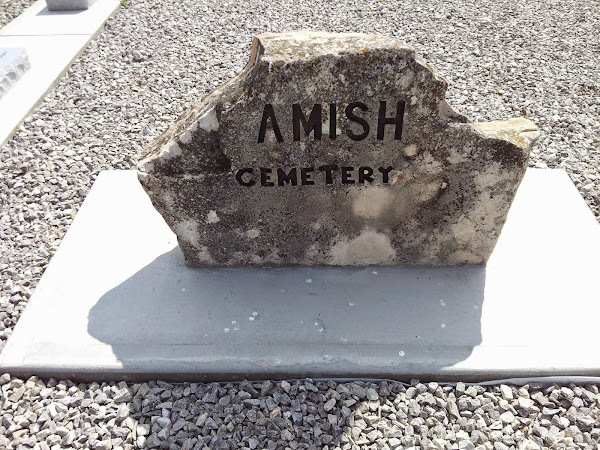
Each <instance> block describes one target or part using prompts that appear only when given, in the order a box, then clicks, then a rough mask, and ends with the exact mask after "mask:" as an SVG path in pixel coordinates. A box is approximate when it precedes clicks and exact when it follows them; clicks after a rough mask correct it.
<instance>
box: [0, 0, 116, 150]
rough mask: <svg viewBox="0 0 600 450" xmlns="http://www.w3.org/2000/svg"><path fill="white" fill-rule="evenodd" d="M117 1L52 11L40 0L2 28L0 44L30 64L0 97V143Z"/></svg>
mask: <svg viewBox="0 0 600 450" xmlns="http://www.w3.org/2000/svg"><path fill="white" fill-rule="evenodd" d="M119 5H120V2H119V0H96V1H95V2H93V4H91V6H90V7H89V9H87V10H84V11H55V12H53V11H49V10H48V8H47V7H46V1H45V0H38V1H37V2H35V3H34V4H33V5H31V6H30V7H29V8H27V9H26V10H25V11H24V12H23V13H22V14H21V15H20V16H19V17H17V18H16V19H15V20H13V21H12V22H10V23H9V24H8V25H6V26H5V27H3V28H2V29H0V47H19V48H23V49H25V51H26V52H27V55H28V56H29V61H30V63H31V68H30V69H29V70H28V71H27V72H26V73H25V74H24V75H23V76H22V77H21V78H20V79H19V80H18V81H17V82H16V83H15V84H14V85H13V86H12V87H11V89H10V90H9V91H8V92H7V93H6V94H5V95H4V96H3V97H2V98H0V146H2V145H4V144H5V143H6V142H7V141H8V140H9V139H10V138H11V137H12V135H13V134H14V132H15V131H16V130H17V128H18V127H19V125H21V123H22V122H23V120H24V119H25V118H26V117H27V116H28V115H29V114H30V113H31V112H32V111H33V109H34V108H35V107H36V106H37V104H38V103H40V102H41V101H42V100H43V98H44V96H45V95H46V94H47V93H48V92H49V91H50V90H51V89H52V88H53V87H54V86H55V85H56V83H58V81H59V80H60V78H61V77H62V75H63V74H64V73H65V72H66V71H67V70H68V69H69V67H70V66H71V64H72V63H73V61H75V59H77V57H78V56H79V55H80V54H81V53H82V52H83V51H84V50H85V48H86V46H87V44H88V43H89V42H90V41H91V40H92V39H94V38H95V37H96V35H97V34H98V33H99V32H100V30H101V29H102V26H103V24H104V23H105V22H106V20H107V19H108V18H109V17H110V16H111V15H112V14H114V13H115V12H116V11H117V9H118V8H119Z"/></svg>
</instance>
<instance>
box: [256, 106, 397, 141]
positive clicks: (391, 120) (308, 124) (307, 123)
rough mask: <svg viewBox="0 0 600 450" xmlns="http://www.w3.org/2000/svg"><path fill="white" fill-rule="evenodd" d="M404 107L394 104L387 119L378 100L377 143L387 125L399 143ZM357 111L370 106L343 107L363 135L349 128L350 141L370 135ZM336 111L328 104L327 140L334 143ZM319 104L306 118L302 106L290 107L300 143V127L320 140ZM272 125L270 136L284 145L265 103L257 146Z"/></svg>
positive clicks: (366, 123)
mask: <svg viewBox="0 0 600 450" xmlns="http://www.w3.org/2000/svg"><path fill="white" fill-rule="evenodd" d="M405 107H406V104H405V102H404V101H403V100H400V101H398V102H396V115H395V116H393V117H387V116H386V109H387V102H385V101H380V102H379V115H378V118H377V140H379V141H382V140H383V138H384V135H385V126H386V125H394V126H395V128H394V139H395V140H400V139H401V138H402V124H403V122H404V109H405ZM357 109H358V110H360V111H362V112H363V113H365V112H367V111H369V107H368V106H367V105H365V104H364V103H362V102H352V103H350V104H348V106H346V108H345V110H344V113H345V114H346V117H347V118H348V120H349V121H350V122H353V123H356V124H358V125H360V126H361V127H362V132H361V133H359V134H357V133H354V131H352V129H350V128H348V129H347V130H345V132H346V134H347V135H348V137H349V138H350V139H352V140H353V141H362V140H363V139H366V138H367V136H368V135H369V131H370V129H371V127H370V126H369V122H367V120H365V119H364V118H363V117H361V116H359V115H357V113H356V110H357ZM337 110H338V105H337V104H335V103H330V104H329V138H330V139H332V140H335V139H336V137H337V123H338V120H337ZM322 112H323V109H322V105H321V104H320V103H317V104H315V105H314V106H313V107H312V110H311V111H310V115H309V116H308V119H307V118H306V116H305V115H304V112H303V111H302V107H301V106H300V105H299V104H297V103H294V104H293V105H292V136H293V138H292V139H293V140H294V141H299V140H300V139H301V133H300V127H301V126H302V128H303V129H304V134H305V135H306V136H308V135H310V133H311V132H314V133H313V136H314V139H315V140H316V141H320V140H321V136H322V134H323V118H322ZM269 122H270V124H271V127H272V129H273V133H274V134H275V138H276V139H277V142H283V141H284V140H283V134H282V133H281V129H280V128H279V123H278V121H277V117H276V116H275V109H274V108H273V105H272V104H270V103H267V104H266V105H265V107H264V108H263V114H262V119H261V121H260V129H259V131H258V143H259V144H262V143H263V142H265V134H266V132H267V125H268V124H269Z"/></svg>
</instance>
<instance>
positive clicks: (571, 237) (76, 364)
mask: <svg viewBox="0 0 600 450" xmlns="http://www.w3.org/2000/svg"><path fill="white" fill-rule="evenodd" d="M599 254H600V226H599V225H598V223H597V222H596V220H595V218H594V217H593V215H592V214H591V212H590V211H589V209H588V208H587V206H586V205H585V203H584V201H583V200H582V199H581V197H580V196H579V194H578V192H577V190H576V189H575V187H574V186H573V185H572V183H571V181H570V180H569V178H568V176H567V175H566V174H565V173H564V172H562V171H553V170H535V169H529V170H528V172H527V174H526V176H525V178H524V180H523V183H522V185H521V187H520V188H519V191H518V193H517V196H516V198H515V202H514V204H513V206H512V208H511V211H510V213H509V216H508V221H507V223H506V225H505V227H504V229H503V231H502V235H501V237H500V240H499V242H498V245H497V247H496V249H495V250H494V253H493V254H492V258H491V259H490V261H489V263H488V265H487V267H446V268H421V267H386V268H381V267H379V268H350V269H343V268H285V269H281V268H280V269H192V268H188V267H187V266H185V265H184V263H183V257H182V254H181V251H180V249H179V247H178V245H177V241H176V239H175V236H174V234H173V233H172V232H171V231H170V229H169V228H168V227H167V225H166V224H165V223H164V221H163V219H162V218H161V217H160V215H159V214H158V213H157V212H156V211H155V210H154V209H153V208H152V205H151V204H150V201H149V200H148V198H147V197H146V195H145V193H144V191H143V190H142V188H141V186H140V185H139V184H138V181H137V179H136V174H135V173H134V172H129V171H125V172H123V171H111V172H103V173H102V174H100V176H99V178H98V180H97V181H96V183H95V184H94V186H93V188H92V190H91V191H90V193H89V196H88V198H87V199H86V201H85V202H84V204H83V206H82V208H81V210H80V212H79V213H78V215H77V217H76V219H75V221H74V223H73V225H72V226H71V228H70V230H69V232H68V233H67V235H66V236H65V238H64V240H63V242H62V244H61V246H60V248H59V250H58V252H57V253H56V255H55V256H54V258H53V260H52V262H51V263H50V265H49V267H48V268H47V270H46V272H45V274H44V275H43V277H42V279H41V281H40V283H39V285H38V287H37V289H36V291H35V293H34V295H33V297H32V299H31V300H30V303H29V305H28V306H27V308H26V310H25V312H24V313H23V315H22V317H21V319H20V320H19V323H18V324H17V326H16V328H15V330H14V333H13V335H12V336H11V338H10V339H9V341H8V343H7V345H6V347H5V348H4V350H3V352H2V353H1V354H0V370H1V371H8V372H11V373H12V374H14V375H18V376H28V375H30V374H37V375H43V376H55V377H60V378H65V377H68V378H73V379H81V380H86V379H95V380H98V379H109V378H119V379H144V378H165V379H170V380H184V379H186V380H227V379H242V378H256V379H260V378H288V377H289V378H292V377H304V376H312V377H369V378H370V377H387V378H396V379H408V378H411V377H420V378H422V379H438V380H454V381H456V380H472V381H475V380H484V379H498V378H508V377H519V376H550V375H553V376H559V375H581V376H597V375H600V352H598V351H597V349H598V346H599V345H600V337H599V335H598V333H597V326H598V317H600V314H599V313H600V301H599V300H600V289H599V287H600V285H599V282H598V273H600V270H599V269H600V260H599V259H598V255H599Z"/></svg>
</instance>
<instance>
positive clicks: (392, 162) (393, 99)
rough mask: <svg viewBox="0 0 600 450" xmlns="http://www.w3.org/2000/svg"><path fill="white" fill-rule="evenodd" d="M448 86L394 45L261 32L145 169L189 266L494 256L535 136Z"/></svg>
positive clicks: (159, 143)
mask: <svg viewBox="0 0 600 450" xmlns="http://www.w3.org/2000/svg"><path fill="white" fill-rule="evenodd" d="M446 88H447V83H446V81H445V80H444V79H443V78H441V77H440V76H439V75H437V74H436V73H435V72H433V70H432V69H431V68H430V67H429V65H428V64H427V63H426V62H425V61H423V60H422V59H421V58H420V57H419V56H417V55H416V54H415V52H414V50H412V49H411V48H408V47H406V46H405V45H404V44H402V42H400V41H397V40H396V39H392V38H387V37H385V36H379V35H365V34H328V33H318V32H292V33H282V34H265V35H261V36H258V37H257V38H255V40H254V43H253V49H252V55H251V57H250V62H249V63H248V65H247V66H246V68H245V69H244V70H243V71H242V73H240V74H239V75H238V76H237V77H235V78H234V79H232V80H231V81H229V82H228V83H226V84H225V85H224V86H222V87H221V88H219V89H218V90H216V91H214V92H213V93H212V94H210V95H209V96H208V97H207V98H206V99H204V100H203V101H202V102H201V103H200V104H198V105H197V106H195V107H194V108H193V109H191V110H190V111H188V112H186V113H185V114H184V115H183V116H182V117H181V118H180V119H179V120H178V121H177V122H176V123H174V124H173V125H172V126H171V127H170V128H169V129H168V130H167V131H166V132H165V133H164V134H163V135H162V136H160V137H159V138H158V139H157V140H156V141H154V142H153V143H152V144H150V145H149V146H148V147H147V148H146V149H145V150H144V153H143V155H142V158H141V160H140V164H139V172H138V173H139V179H140V182H141V183H142V185H143V187H144V189H145V190H146V192H147V193H148V195H149V196H150V199H151V200H152V203H153V205H154V206H155V208H156V209H157V210H158V211H159V212H160V213H161V215H162V216H163V217H164V219H165V221H166V222H167V224H168V225H169V226H170V227H171V229H172V230H173V231H174V232H175V234H176V235H177V238H178V240H179V245H180V247H181V249H182V250H183V253H184V255H185V258H186V262H187V263H188V264H190V265H194V266H209V267H231V266H292V265H308V266H318V265H336V266H364V265H426V266H443V265H456V264H485V263H486V261H487V259H488V258H489V256H490V254H491V252H492V250H493V248H494V245H495V244H496V241H497V239H498V237H499V234H500V231H501V229H502V226H503V224H504V222H505V220H506V215H507V213H508V210H509V208H510V205H511V202H512V200H513V197H514V195H515V192H516V190H517V188H518V186H519V183H520V182H521V179H522V178H523V175H524V174H525V170H526V168H527V162H528V158H529V152H530V149H531V146H532V145H533V143H534V142H535V140H536V139H537V138H538V135H539V133H538V131H537V128H536V127H535V125H534V124H533V123H531V122H530V121H528V120H526V119H522V118H519V119H509V120H504V121H495V122H488V123H471V122H469V121H468V120H467V118H465V117H463V116H461V115H460V114H458V113H456V112H455V111H454V110H453V109H452V108H451V107H450V106H449V105H448V104H447V103H446V100H445V92H446Z"/></svg>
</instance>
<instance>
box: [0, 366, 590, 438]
mask: <svg viewBox="0 0 600 450" xmlns="http://www.w3.org/2000/svg"><path fill="white" fill-rule="evenodd" d="M0 384H3V386H2V396H3V398H2V402H3V404H2V409H3V414H2V424H1V425H0V431H1V432H2V433H1V434H2V435H3V436H4V438H3V437H1V436H0V447H1V446H5V447H9V446H11V445H12V446H13V447H15V448H19V446H22V448H31V447H36V446H37V448H39V449H40V450H47V449H50V448H52V449H55V448H56V449H60V448H67V447H74V448H93V449H95V450H100V449H102V450H107V449H110V448H123V449H129V448H134V447H136V448H165V449H180V448H181V449H192V448H193V449H204V448H208V449H234V448H250V449H256V448H258V449H269V450H275V449H284V448H290V449H318V448H319V449H353V450H355V449H361V448H362V449H392V450H393V449H409V448H411V449H415V448H420V449H440V450H441V449H465V450H470V449H475V448H480V449H486V450H507V449H511V448H513V449H514V448H519V449H539V448H553V449H561V448H597V447H596V444H597V443H598V442H599V440H600V428H599V426H600V414H599V411H600V410H599V407H600V396H599V395H598V386H596V385H586V386H585V387H580V386H575V385H570V386H568V387H567V386H563V387H560V386H557V385H551V386H549V387H547V388H542V386H541V385H536V384H530V385H525V386H523V387H514V386H508V385H499V386H490V387H483V386H468V387H467V386H465V385H464V384H463V383H457V385H456V386H447V385H438V383H435V382H432V383H428V384H422V383H419V382H418V381H416V380H414V381H413V382H412V383H411V385H410V386H407V385H403V384H400V383H397V382H387V381H382V382H379V383H363V382H354V383H336V382H334V381H328V382H313V381H312V380H310V379H306V380H301V381H292V382H287V381H282V382H271V381H264V382H262V383H250V382H247V381H244V382H241V383H235V384H232V383H229V384H217V383H213V384H196V383H185V384H178V385H173V384H169V383H164V382H160V381H158V382H151V383H148V384H135V385H127V384H126V383H119V384H117V385H115V384H114V383H110V384H106V383H102V384H98V383H92V384H90V385H86V384H79V385H75V384H73V383H71V382H68V381H67V382H64V381H61V382H58V383H57V382H56V380H49V381H48V382H47V383H44V382H43V381H41V380H39V379H37V378H30V379H29V380H27V381H26V382H23V380H18V379H13V380H11V379H10V377H9V376H8V375H4V376H2V377H1V378H0Z"/></svg>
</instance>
